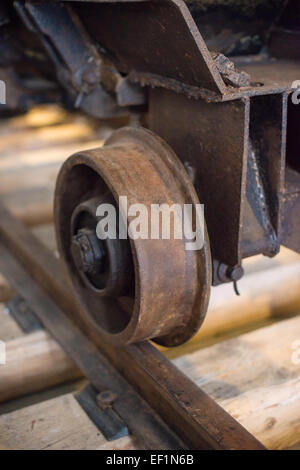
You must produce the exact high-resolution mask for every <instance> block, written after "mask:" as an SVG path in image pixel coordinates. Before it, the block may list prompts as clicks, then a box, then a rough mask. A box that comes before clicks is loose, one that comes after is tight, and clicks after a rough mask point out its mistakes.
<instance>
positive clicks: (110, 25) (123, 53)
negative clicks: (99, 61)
mask: <svg viewBox="0 0 300 470" xmlns="http://www.w3.org/2000/svg"><path fill="white" fill-rule="evenodd" d="M74 8H75V9H76V11H77V13H78V15H79V17H80V19H81V21H82V22H83V24H84V25H85V27H86V29H87V30H88V31H89V33H90V35H91V37H92V38H93V40H94V41H95V42H96V43H99V44H100V45H101V47H103V48H104V49H106V50H107V53H108V54H109V56H110V57H111V59H112V60H113V62H114V63H115V65H116V66H117V68H118V70H120V71H122V72H126V73H128V72H130V71H132V70H136V71H140V72H147V73H154V74H155V73H156V74H159V75H162V76H165V77H168V78H170V79H175V80H177V81H179V82H183V83H186V84H189V85H192V86H193V85H194V86H199V87H201V88H206V89H207V90H210V91H211V92H214V93H215V94H218V95H221V94H224V93H225V91H226V85H225V84H224V82H223V80H222V78H221V75H220V73H219V71H218V69H217V67H216V65H215V63H214V61H213V59H212V57H211V54H210V52H209V51H208V49H207V47H206V44H205V42H204V40H203V38H202V36H201V34H200V32H199V30H198V28H197V26H196V24H195V22H194V20H193V18H192V16H191V14H190V12H189V10H188V8H187V6H186V4H185V3H184V2H183V1H182V0H160V1H159V0H153V1H151V0H150V1H148V2H142V3H140V2H128V3H127V2H119V3H114V2H113V3H107V2H104V3H102V2H97V3H91V4H89V5H88V6H87V5H86V4H80V3H78V4H76V5H74Z"/></svg>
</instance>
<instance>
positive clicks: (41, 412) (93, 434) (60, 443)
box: [0, 394, 141, 450]
mask: <svg viewBox="0 0 300 470" xmlns="http://www.w3.org/2000/svg"><path fill="white" fill-rule="evenodd" d="M0 442H1V443H2V445H4V446H5V447H9V448H11V449H15V450H107V449H114V450H135V449H141V447H140V446H139V445H138V444H137V442H136V440H135V439H134V438H132V437H126V438H122V439H120V440H117V441H114V442H107V441H106V439H105V438H104V436H103V435H102V434H101V432H100V431H99V430H98V429H97V428H96V426H95V425H94V424H93V423H92V422H91V421H90V419H89V418H88V416H87V415H86V414H85V412H84V411H83V410H82V408H81V407H80V405H79V404H78V403H77V401H76V400H75V398H74V397H73V395H72V394H68V395H63V396H61V397H57V398H54V399H52V400H48V401H45V402H42V403H39V404H37V405H32V406H29V407H26V408H23V409H21V410H18V411H14V412H12V413H8V414H5V415H2V416H0Z"/></svg>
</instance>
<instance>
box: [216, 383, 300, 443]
mask: <svg viewBox="0 0 300 470" xmlns="http://www.w3.org/2000/svg"><path fill="white" fill-rule="evenodd" d="M299 402H300V378H299V377H298V378H295V379H293V380H288V381H287V382H284V383H281V384H277V385H273V386H267V387H260V388H257V389H253V390H249V391H248V392H246V393H244V394H242V395H240V396H239V397H236V398H232V399H228V400H226V401H222V403H221V404H222V406H223V407H224V409H226V410H227V411H228V412H229V413H230V414H232V416H234V417H235V418H236V419H237V420H238V421H239V422H240V423H242V424H244V426H245V427H247V429H248V430H249V431H250V432H254V433H255V435H256V437H257V438H258V439H260V441H261V442H263V443H264V445H265V446H266V447H267V448H268V449H271V450H280V449H286V448H287V447H292V446H293V445H295V444H296V443H297V442H299V438H300V412H299Z"/></svg>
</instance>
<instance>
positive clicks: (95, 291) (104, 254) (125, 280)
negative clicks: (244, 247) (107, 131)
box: [55, 128, 211, 347]
mask: <svg viewBox="0 0 300 470" xmlns="http://www.w3.org/2000/svg"><path fill="white" fill-rule="evenodd" d="M120 196H123V197H124V196H126V197H127V200H128V206H131V205H132V204H136V203H138V204H144V205H145V206H146V207H147V208H149V211H150V209H151V205H152V204H168V205H172V204H179V205H180V206H181V207H183V205H184V204H192V205H193V207H195V205H196V204H199V201H198V198H197V195H196V193H195V190H194V187H193V185H192V183H191V180H190V179H189V177H188V175H187V173H186V171H185V169H184V167H183V165H182V164H181V162H180V161H179V160H178V158H177V157H176V155H175V154H174V152H173V151H172V150H171V149H170V148H169V146H168V145H167V144H166V143H165V142H163V141H162V140H161V139H160V138H158V137H157V136H156V135H154V134H153V133H151V132H150V131H148V130H145V129H133V128H124V129H120V130H118V131H116V132H115V133H114V134H113V135H112V136H111V137H110V138H109V139H108V140H107V141H106V143H105V145H104V146H103V147H101V148H98V149H94V150H89V151H84V152H81V153H78V154H75V155H73V156H71V157H70V158H69V159H68V160H67V161H66V162H65V164H64V165H63V167H62V169H61V172H60V174H59V177H58V180H57V186H56V194H55V224H56V232H57V239H58V247H59V251H60V254H61V257H62V258H63V259H64V261H65V264H66V266H67V268H68V271H69V274H70V277H71V280H72V283H73V286H74V288H75V292H76V294H77V296H78V299H79V301H80V302H81V305H82V310H83V312H84V315H85V316H86V319H87V320H88V321H93V324H94V327H95V329H97V330H98V331H99V334H102V335H104V336H106V337H107V339H109V341H111V342H113V343H115V344H118V345H122V344H129V343H133V342H138V341H142V340H145V339H153V340H154V341H155V342H157V343H159V344H161V345H164V346H167V347H171V346H177V345H180V344H182V343H183V342H185V341H187V340H188V339H190V338H191V337H192V336H193V335H194V334H195V333H196V331H197V330H198V329H199V327H200V325H201V324H202V322H203V319H204V317H205V314H206V310H207V305H208V299H209V293H210V286H211V258H210V249H209V241H208V236H207V232H206V228H205V229H204V232H205V233H204V246H203V248H202V249H201V250H195V251H187V250H186V239H184V238H183V239H175V237H173V238H171V239H169V240H167V239H162V238H161V237H160V238H159V239H132V238H128V239H119V238H117V239H106V240H103V239H102V240H100V239H99V237H97V236H96V226H97V224H98V222H99V220H100V219H99V217H97V216H96V209H97V207H98V206H99V205H100V204H103V203H104V204H107V203H110V204H113V205H114V206H115V208H116V210H117V211H118V201H119V197H120ZM126 228H127V227H126Z"/></svg>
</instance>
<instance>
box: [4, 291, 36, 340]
mask: <svg viewBox="0 0 300 470" xmlns="http://www.w3.org/2000/svg"><path fill="white" fill-rule="evenodd" d="M6 308H7V309H8V310H9V313H10V315H11V316H12V317H13V318H14V320H15V321H16V322H17V324H18V325H19V327H20V328H21V330H22V331H23V332H24V333H33V332H34V331H37V330H40V329H41V328H43V325H42V323H41V322H40V320H39V319H38V318H37V316H36V314H35V313H34V312H33V311H32V309H31V308H30V307H29V305H28V304H27V302H26V300H24V299H23V297H21V296H20V295H16V296H15V297H13V298H12V299H11V300H10V301H9V302H7V303H6Z"/></svg>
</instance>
